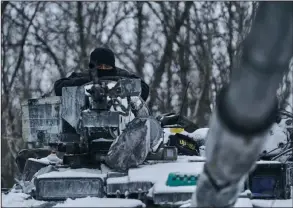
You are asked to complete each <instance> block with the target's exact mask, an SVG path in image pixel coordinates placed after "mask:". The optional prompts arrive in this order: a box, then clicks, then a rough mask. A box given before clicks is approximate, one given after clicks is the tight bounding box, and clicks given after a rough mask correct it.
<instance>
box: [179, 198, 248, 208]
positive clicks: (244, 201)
mask: <svg viewBox="0 0 293 208" xmlns="http://www.w3.org/2000/svg"><path fill="white" fill-rule="evenodd" d="M181 207H190V200H189V201H186V202H185V203H184V204H183V205H181V206H180V208H181ZM234 207H253V205H252V202H251V200H250V199H249V198H238V199H237V201H236V204H235V205H234Z"/></svg>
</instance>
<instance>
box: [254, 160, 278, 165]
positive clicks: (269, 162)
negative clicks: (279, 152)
mask: <svg viewBox="0 0 293 208" xmlns="http://www.w3.org/2000/svg"><path fill="white" fill-rule="evenodd" d="M256 163H257V164H280V163H281V162H279V161H270V160H260V161H257V162H256Z"/></svg>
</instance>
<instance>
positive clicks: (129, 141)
mask: <svg viewBox="0 0 293 208" xmlns="http://www.w3.org/2000/svg"><path fill="white" fill-rule="evenodd" d="M162 140H163V131H162V130H161V128H160V124H159V123H158V122H156V121H155V119H154V118H148V117H146V118H139V117H137V118H135V119H133V120H132V122H130V123H129V124H128V126H127V128H126V129H125V130H124V131H123V132H122V134H121V135H120V136H119V137H118V138H116V140H115V141H114V142H113V143H112V145H111V147H110V149H109V152H108V155H107V157H106V163H107V165H109V166H110V167H111V168H113V169H116V170H119V171H126V170H128V169H129V168H130V167H137V166H138V165H141V164H142V163H143V162H144V161H145V159H146V157H147V155H148V153H149V152H151V151H153V150H156V149H157V148H158V146H159V145H158V144H160V143H161V142H162Z"/></svg>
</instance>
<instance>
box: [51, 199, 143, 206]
mask: <svg viewBox="0 0 293 208" xmlns="http://www.w3.org/2000/svg"><path fill="white" fill-rule="evenodd" d="M118 206H119V207H138V206H141V207H145V204H144V203H142V202H141V201H139V200H136V199H117V198H108V199H107V198H96V197H86V198H80V199H75V200H72V199H67V200H66V201H65V202H64V203H59V204H57V205H56V206H55V207H118Z"/></svg>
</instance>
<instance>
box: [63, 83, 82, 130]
mask: <svg viewBox="0 0 293 208" xmlns="http://www.w3.org/2000/svg"><path fill="white" fill-rule="evenodd" d="M85 101H86V97H85V93H84V87H83V86H82V87H63V88H62V114H61V115H62V118H63V119H64V120H65V121H67V122H68V123H69V124H70V125H71V126H72V127H74V128H75V129H76V128H77V125H78V121H79V117H80V113H81V110H82V108H83V107H84V106H85Z"/></svg>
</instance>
